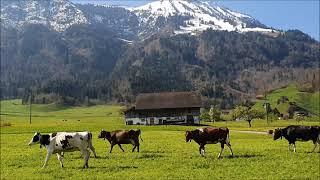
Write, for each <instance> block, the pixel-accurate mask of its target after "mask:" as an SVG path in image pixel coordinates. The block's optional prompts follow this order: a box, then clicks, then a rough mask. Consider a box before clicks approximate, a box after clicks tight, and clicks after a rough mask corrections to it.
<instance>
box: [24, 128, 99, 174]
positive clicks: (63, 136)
mask: <svg viewBox="0 0 320 180" xmlns="http://www.w3.org/2000/svg"><path fill="white" fill-rule="evenodd" d="M39 143H40V147H42V146H45V147H46V149H47V156H46V159H45V162H44V165H43V168H44V167H46V166H47V164H48V161H49V158H50V156H51V154H54V153H56V154H57V157H58V160H59V161H60V164H61V167H63V156H62V153H64V152H72V151H80V152H81V154H82V155H83V157H84V165H83V167H84V168H85V167H87V168H88V167H89V166H88V160H89V157H90V150H89V149H91V150H92V151H93V152H94V154H95V150H94V147H93V146H92V134H91V132H72V133H71V132H58V133H52V134H43V135H42V134H40V133H38V132H37V133H35V134H34V136H33V138H32V139H31V141H30V142H29V146H30V145H34V144H39Z"/></svg>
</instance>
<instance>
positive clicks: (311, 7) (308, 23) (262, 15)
mask: <svg viewBox="0 0 320 180" xmlns="http://www.w3.org/2000/svg"><path fill="white" fill-rule="evenodd" d="M72 1H73V2H76V3H88V2H90V3H95V4H108V5H120V6H140V5H143V4H146V3H148V2H151V0H72ZM212 2H216V3H218V4H219V5H222V6H224V7H227V8H229V9H231V10H235V11H238V12H241V13H245V14H248V15H251V16H252V17H254V18H255V19H258V20H259V21H260V22H261V23H263V24H265V25H267V26H271V27H274V28H277V29H283V30H288V29H299V30H301V31H303V32H305V33H307V34H309V35H310V36H311V37H313V38H315V39H317V40H319V39H320V32H319V26H320V22H319V21H320V20H319V6H320V3H319V0H268V1H265V0H256V1H255V0H224V1H221V0H215V1H212Z"/></svg>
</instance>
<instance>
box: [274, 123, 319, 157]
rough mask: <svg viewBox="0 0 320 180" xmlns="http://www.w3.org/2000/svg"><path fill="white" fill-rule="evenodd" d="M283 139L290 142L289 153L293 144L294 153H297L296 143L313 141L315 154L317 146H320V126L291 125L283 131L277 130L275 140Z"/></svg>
mask: <svg viewBox="0 0 320 180" xmlns="http://www.w3.org/2000/svg"><path fill="white" fill-rule="evenodd" d="M282 137H284V138H285V139H286V140H288V142H289V145H288V149H289V151H290V150H291V149H290V147H291V144H293V151H294V152H296V141H309V140H312V141H313V144H314V148H313V150H312V152H313V151H314V150H315V149H316V147H317V144H320V126H299V125H291V126H288V127H286V128H283V129H280V128H278V129H275V131H274V136H273V139H274V140H277V139H279V138H281V139H282Z"/></svg>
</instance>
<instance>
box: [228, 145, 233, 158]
mask: <svg viewBox="0 0 320 180" xmlns="http://www.w3.org/2000/svg"><path fill="white" fill-rule="evenodd" d="M226 145H227V146H228V148H229V149H230V151H231V156H233V151H232V149H231V144H230V143H229V142H227V143H226Z"/></svg>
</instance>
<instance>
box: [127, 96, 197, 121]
mask: <svg viewBox="0 0 320 180" xmlns="http://www.w3.org/2000/svg"><path fill="white" fill-rule="evenodd" d="M200 107H201V97H200V95H199V94H198V93H196V92H164V93H144V94H140V95H138V96H137V98H136V103H135V106H134V107H131V108H129V109H127V110H126V111H125V120H126V124H127V125H133V124H137V125H139V124H143V125H155V124H199V123H200V122H199V116H200Z"/></svg>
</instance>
